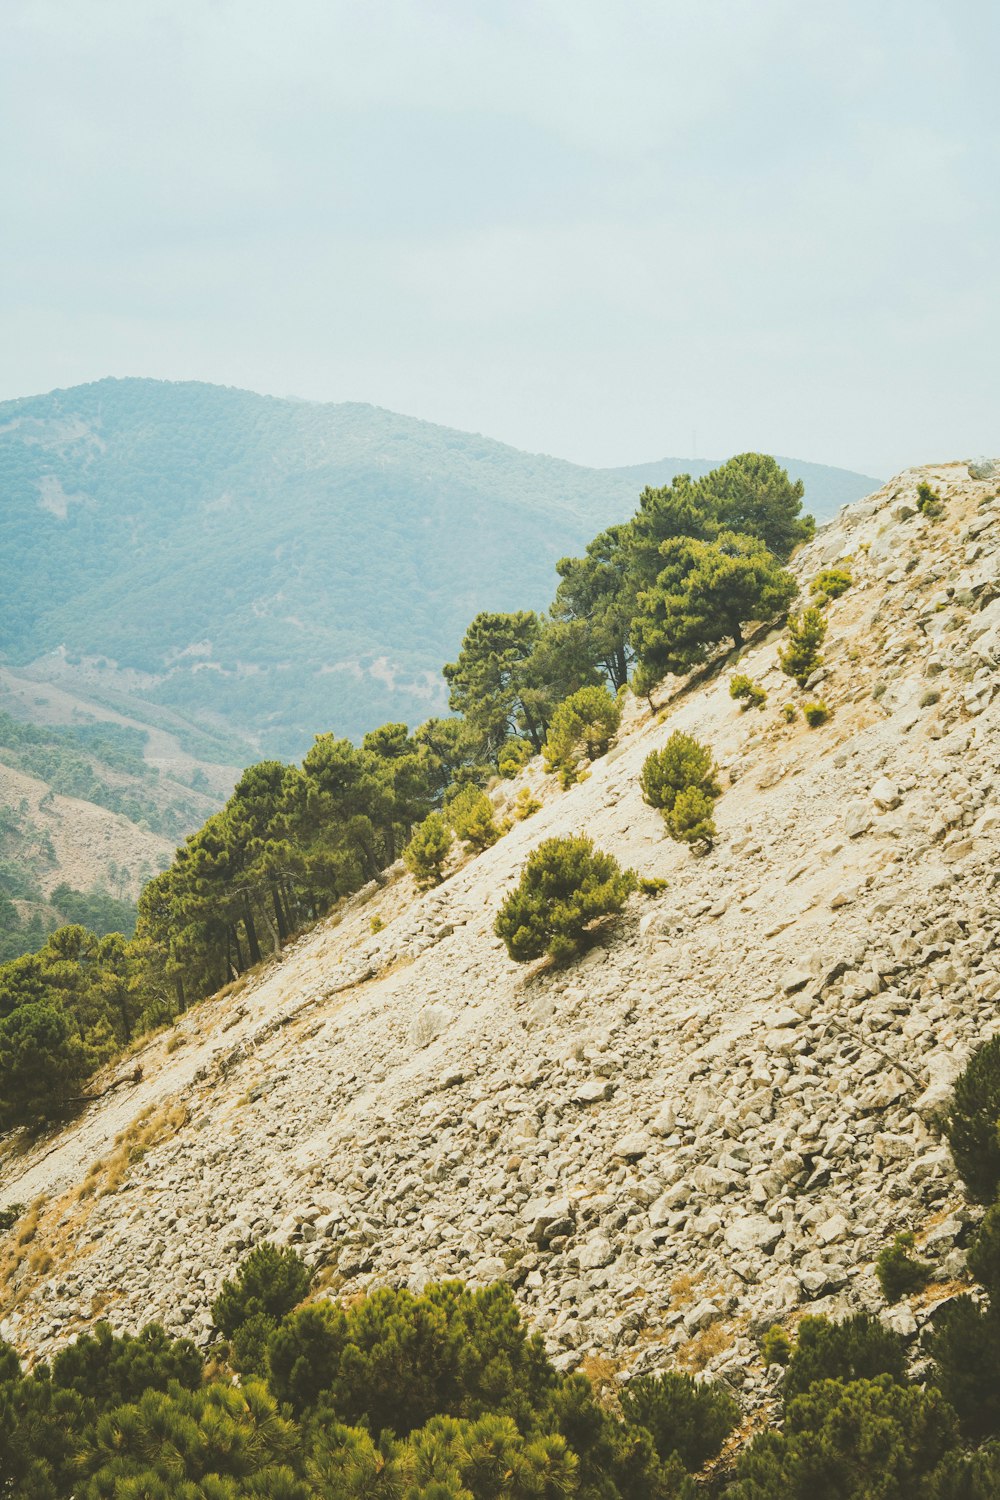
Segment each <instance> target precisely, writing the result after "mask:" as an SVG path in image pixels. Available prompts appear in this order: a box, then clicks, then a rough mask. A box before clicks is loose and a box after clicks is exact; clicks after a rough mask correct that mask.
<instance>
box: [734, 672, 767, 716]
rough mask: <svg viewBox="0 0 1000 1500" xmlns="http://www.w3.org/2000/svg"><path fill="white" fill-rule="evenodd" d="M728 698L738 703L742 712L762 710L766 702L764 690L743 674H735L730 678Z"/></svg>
mask: <svg viewBox="0 0 1000 1500" xmlns="http://www.w3.org/2000/svg"><path fill="white" fill-rule="evenodd" d="M729 696H730V698H736V699H737V700H738V701H739V703H740V707H741V708H742V709H743V710H744V712H745V711H746V710H747V709H748V708H763V707H764V704H765V703H766V702H767V694H766V693H765V691H764V689H763V688H762V687H761V686H760V684H759V683H757V682H754V681H753V679H752V678H751V677H747V675H746V673H745V672H737V673H735V674H734V676H733V677H731V678H730V681H729Z"/></svg>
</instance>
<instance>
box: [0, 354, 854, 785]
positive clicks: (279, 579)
mask: <svg viewBox="0 0 1000 1500" xmlns="http://www.w3.org/2000/svg"><path fill="white" fill-rule="evenodd" d="M665 463H666V464H667V466H668V468H669V469H671V471H673V469H674V467H675V463H676V466H678V467H684V465H681V464H680V461H669V460H668V461H665ZM696 467H698V468H704V467H706V466H705V465H697V466H696ZM806 467H809V466H806ZM653 468H654V469H657V470H658V471H660V470H661V469H662V466H658V465H654V466H653ZM792 468H793V469H795V468H796V466H795V465H792ZM663 472H664V473H665V472H666V470H663ZM822 472H823V474H824V476H825V478H826V482H827V483H828V484H829V485H833V486H834V488H835V489H836V492H837V498H838V500H839V501H843V500H849V499H855V498H857V496H858V495H860V494H862V493H865V492H866V491H867V490H868V489H870V488H871V485H872V484H873V483H874V481H869V480H867V479H866V478H865V477H864V476H860V475H854V474H849V473H846V472H843V471H837V470H828V471H822ZM644 482H645V480H644V479H640V478H639V477H638V475H637V474H636V473H634V472H632V471H620V470H606V471H601V470H592V469H585V468H581V467H578V466H576V465H573V464H569V463H565V462H563V461H562V460H559V459H554V458H547V457H545V456H543V455H538V454H525V453H519V452H518V451H517V450H516V449H513V448H509V447H506V446H505V445H503V444H501V443H496V442H492V441H491V440H489V439H487V438H483V437H478V436H474V435H471V434H468V433H461V432H455V431H452V430H450V429H448V428H444V427H436V426H433V425H432V424H430V423H426V422H419V421H415V420H413V419H411V418H407V417H401V416H397V415H395V414H394V413H391V412H386V411H381V410H379V409H377V408H374V407H369V406H360V405H354V404H345V405H337V406H332V405H317V404H312V403H307V402H296V401H281V400H276V399H273V398H271V397H264V396H256V395H253V394H252V393H250V392H246V391H239V390H233V389H224V388H221V387H217V386H208V385H199V384H195V383H189V384H172V383H168V382H163V381H153V380H104V381H99V382H97V383H95V384H93V385H87V386H78V387H76V388H74V389H72V390H67V391H55V392H52V393H51V394H50V395H47V396H39V397H32V398H28V399H25V400H20V401H11V402H6V403H4V404H2V405H0V498H2V507H0V541H2V545H3V548H4V557H5V559H6V562H7V570H8V571H7V577H8V587H7V589H5V591H4V596H3V599H2V601H0V652H4V653H6V655H7V658H8V660H9V661H10V662H11V664H13V665H15V666H17V667H19V669H22V670H24V671H26V672H28V673H29V674H30V675H32V676H36V677H39V678H44V679H49V680H56V681H59V682H61V683H63V684H65V685H67V686H69V687H70V688H72V690H73V691H75V692H77V693H80V694H82V695H84V696H87V695H89V696H90V697H91V698H92V699H93V700H94V701H102V702H106V703H111V704H112V705H113V706H114V707H116V708H118V709H123V710H125V711H126V712H128V713H130V714H132V715H135V716H138V717H140V718H142V717H143V716H144V715H145V716H147V717H148V716H150V715H152V714H154V713H155V711H156V709H157V708H159V709H160V710H161V711H162V710H164V709H167V710H170V711H171V712H172V713H175V714H177V715H179V716H180V717H181V718H182V719H184V720H187V721H189V723H190V725H191V726H193V728H192V733H193V732H194V728H197V727H200V728H201V729H202V730H207V731H209V732H210V733H211V734H212V735H214V736H215V737H216V738H218V737H219V736H221V737H222V739H223V741H224V743H223V745H222V746H221V748H220V749H219V750H218V751H217V752H216V753H217V756H218V758H219V759H222V760H226V761H233V760H236V761H238V760H240V759H242V760H247V759H251V758H253V757H254V755H255V754H259V753H267V754H277V755H281V756H283V757H286V758H294V757H297V756H298V755H300V754H301V753H303V751H304V750H305V749H306V748H308V745H309V744H310V743H311V739H312V735H313V734H314V733H316V732H319V731H321V730H326V729H330V728H333V729H336V730H337V731H338V732H340V733H346V734H351V735H355V736H356V735H360V734H361V733H363V732H365V731H366V730H368V729H371V728H373V727H375V725H377V724H378V723H380V722H384V721H386V720H390V719H405V720H407V721H409V722H410V723H416V722H419V720H421V719H423V718H425V717H427V716H428V715H429V714H431V713H435V712H440V711H442V710H444V709H445V704H446V700H445V689H444V684H443V682H442V680H441V675H440V671H441V666H442V664H443V662H444V661H446V660H448V659H449V658H450V657H451V656H453V655H454V653H455V651H456V649H457V647H458V644H459V641H460V640H461V636H462V633H463V631H464V629H465V627H466V625H467V624H468V623H469V621H470V620H471V619H472V617H473V615H474V614H476V613H477V611H478V610H480V609H483V608H497V609H513V608H525V607H533V608H544V607H545V606H546V605H547V604H548V602H549V600H550V599H551V597H552V594H553V592H554V588H555V582H556V580H555V575H554V571H553V568H554V564H555V561H556V559H557V558H558V557H560V556H562V555H564V554H566V553H571V552H574V551H577V550H580V549H582V547H583V546H584V545H585V544H586V542H588V541H589V540H590V538H591V537H592V536H593V535H594V534H595V533H596V532H597V531H598V530H600V529H601V528H602V527H603V526H605V525H607V524H609V523H610V522H612V521H616V520H623V519H625V518H626V517H627V516H628V515H629V514H631V512H632V510H633V509H634V508H635V504H636V500H637V496H638V492H639V490H640V489H641V487H642V483H644ZM809 499H810V497H809V495H807V504H808V503H809ZM144 705H145V706H144ZM197 753H199V754H200V753H203V750H198V751H197Z"/></svg>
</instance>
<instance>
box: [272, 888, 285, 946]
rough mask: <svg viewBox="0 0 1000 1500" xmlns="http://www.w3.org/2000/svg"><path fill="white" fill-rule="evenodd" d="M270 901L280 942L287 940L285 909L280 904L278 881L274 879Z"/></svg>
mask: <svg viewBox="0 0 1000 1500" xmlns="http://www.w3.org/2000/svg"><path fill="white" fill-rule="evenodd" d="M271 903H272V905H273V907H274V920H275V921H276V922H277V924H278V938H279V940H280V941H281V942H282V943H286V942H287V941H288V920H287V918H286V917H285V909H284V907H283V906H282V904H281V896H280V894H279V892H278V882H277V881H276V880H275V881H274V882H273V883H272V885H271Z"/></svg>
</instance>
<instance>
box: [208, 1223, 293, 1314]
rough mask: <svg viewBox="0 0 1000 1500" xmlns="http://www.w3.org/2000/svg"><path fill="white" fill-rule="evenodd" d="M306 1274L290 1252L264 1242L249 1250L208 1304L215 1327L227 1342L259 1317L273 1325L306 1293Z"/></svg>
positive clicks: (291, 1251)
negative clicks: (231, 1276)
mask: <svg viewBox="0 0 1000 1500" xmlns="http://www.w3.org/2000/svg"><path fill="white" fill-rule="evenodd" d="M309 1280H310V1277H309V1270H308V1267H307V1266H305V1265H303V1263H302V1261H301V1260H300V1259H299V1257H298V1256H297V1255H296V1253H295V1251H294V1250H291V1249H279V1248H278V1246H276V1245H272V1244H270V1243H269V1242H268V1241H267V1240H264V1241H262V1243H261V1244H259V1245H257V1246H256V1247H255V1249H253V1250H251V1252H250V1254H249V1255H248V1256H247V1258H246V1260H245V1261H244V1262H243V1264H242V1265H241V1266H240V1269H239V1272H238V1274H237V1276H236V1278H235V1279H234V1280H232V1281H224V1282H223V1283H222V1288H221V1290H220V1291H219V1295H218V1296H217V1297H216V1299H215V1301H214V1302H213V1303H212V1317H213V1318H214V1320H215V1326H216V1327H217V1328H218V1329H219V1330H220V1332H221V1333H224V1334H225V1335H226V1337H227V1338H232V1336H233V1335H234V1334H235V1333H236V1331H237V1329H238V1328H240V1327H241V1325H242V1324H244V1323H246V1322H248V1321H249V1320H250V1319H251V1318H254V1317H258V1316H259V1315H260V1314H263V1315H264V1316H265V1317H268V1318H272V1319H274V1321H275V1323H277V1322H278V1321H279V1320H280V1319H281V1318H283V1317H284V1316H285V1314H286V1313H289V1312H291V1310H292V1308H293V1307H296V1306H297V1305H298V1303H300V1302H301V1301H302V1298H303V1297H304V1296H305V1294H306V1292H307V1291H308V1290H309Z"/></svg>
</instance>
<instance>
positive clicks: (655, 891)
mask: <svg viewBox="0 0 1000 1500" xmlns="http://www.w3.org/2000/svg"><path fill="white" fill-rule="evenodd" d="M669 883H670V882H669V881H667V880H664V879H663V877H662V876H660V875H643V876H642V877H641V879H640V880H639V889H640V891H641V892H642V894H643V895H644V896H659V895H661V894H662V892H663V891H665V890H666V889H667V886H668V885H669Z"/></svg>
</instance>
